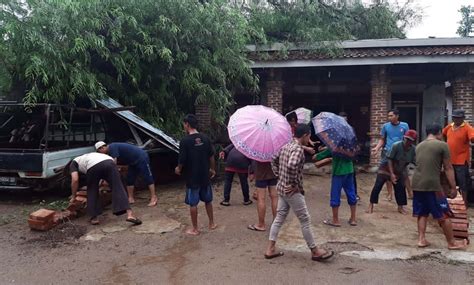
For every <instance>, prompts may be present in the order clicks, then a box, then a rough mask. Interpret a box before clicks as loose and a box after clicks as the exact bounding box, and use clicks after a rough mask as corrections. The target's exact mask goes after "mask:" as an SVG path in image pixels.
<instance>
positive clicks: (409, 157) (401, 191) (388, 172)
mask: <svg viewBox="0 0 474 285" xmlns="http://www.w3.org/2000/svg"><path fill="white" fill-rule="evenodd" d="M416 138H417V133H416V131H415V130H408V131H407V132H406V133H405V134H404V135H403V140H402V141H399V142H396V143H394V144H393V145H392V148H391V150H390V152H389V153H388V155H387V162H386V163H384V164H382V165H381V166H380V168H379V171H378V173H377V178H376V180H375V185H374V188H373V189H372V193H370V205H369V208H368V209H367V213H369V214H370V213H373V211H374V204H377V203H378V201H379V194H380V191H381V190H382V187H383V185H384V183H385V182H386V181H390V182H391V183H392V184H393V185H394V188H395V200H396V201H397V204H398V212H400V213H401V214H406V213H407V212H406V210H405V208H404V206H406V205H407V194H406V192H405V178H406V177H405V176H406V175H407V174H406V171H405V168H406V167H407V165H408V164H410V163H413V164H415V146H414V145H415V142H416Z"/></svg>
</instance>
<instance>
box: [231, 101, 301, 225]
mask: <svg viewBox="0 0 474 285" xmlns="http://www.w3.org/2000/svg"><path fill="white" fill-rule="evenodd" d="M227 129H228V132H229V138H230V140H231V141H232V143H233V145H234V146H235V148H236V149H238V151H239V152H241V153H242V154H243V155H245V156H246V157H248V158H249V159H251V160H254V161H255V162H253V163H252V166H253V171H254V175H255V179H256V181H255V185H256V186H257V191H256V193H257V215H258V224H251V225H249V226H248V227H247V228H248V229H250V230H254V231H260V232H263V231H265V230H266V228H265V212H266V205H265V196H266V195H267V192H268V194H269V196H270V199H271V205H272V214H273V217H274V218H275V216H276V212H277V203H278V195H277V191H276V185H277V177H276V176H275V174H274V173H273V171H272V167H271V163H270V162H271V161H272V157H273V156H274V155H275V154H276V153H277V152H278V151H279V150H280V149H281V148H282V147H283V146H284V145H286V144H287V143H288V142H290V141H291V138H292V135H291V129H290V125H289V124H288V122H287V120H286V119H285V117H284V116H283V115H281V114H280V113H278V112H277V111H275V110H273V109H271V108H268V107H265V106H261V105H250V106H246V107H243V108H240V109H238V110H237V111H236V112H235V113H234V114H233V115H232V116H231V117H230V120H229V124H228V126H227Z"/></svg>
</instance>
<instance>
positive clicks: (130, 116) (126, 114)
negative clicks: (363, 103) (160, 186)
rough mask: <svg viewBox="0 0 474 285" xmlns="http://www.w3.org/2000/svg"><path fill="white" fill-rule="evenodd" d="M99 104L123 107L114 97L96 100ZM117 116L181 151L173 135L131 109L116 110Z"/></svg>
mask: <svg viewBox="0 0 474 285" xmlns="http://www.w3.org/2000/svg"><path fill="white" fill-rule="evenodd" d="M96 101H97V103H98V104H99V105H101V106H102V107H104V108H107V109H116V108H122V107H124V106H122V105H121V104H120V103H119V102H117V101H115V100H114V99H112V98H109V97H105V98H103V99H98V100H96ZM115 113H116V114H117V116H119V117H120V118H122V119H123V120H125V121H126V122H127V123H129V124H131V125H133V126H134V127H136V128H138V129H140V130H141V131H142V132H144V133H146V134H147V135H149V136H150V137H152V138H153V139H155V140H157V141H158V142H160V143H161V144H163V145H164V146H166V147H168V148H169V149H171V150H173V151H175V152H176V153H178V152H179V143H178V142H177V141H176V140H175V139H173V138H172V137H170V136H168V135H167V134H165V133H164V132H163V131H162V130H160V129H158V128H155V127H154V126H152V125H150V124H149V123H147V122H145V121H144V120H143V119H142V118H140V117H139V116H137V115H136V114H135V113H133V112H131V111H127V110H126V111H117V112H115Z"/></svg>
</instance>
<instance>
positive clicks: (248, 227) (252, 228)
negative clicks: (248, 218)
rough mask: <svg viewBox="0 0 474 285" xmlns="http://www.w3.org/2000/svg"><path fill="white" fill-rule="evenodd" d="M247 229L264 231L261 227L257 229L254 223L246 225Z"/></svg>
mask: <svg viewBox="0 0 474 285" xmlns="http://www.w3.org/2000/svg"><path fill="white" fill-rule="evenodd" d="M247 229H249V230H251V231H256V232H265V231H266V230H262V229H257V228H256V227H255V225H248V226H247Z"/></svg>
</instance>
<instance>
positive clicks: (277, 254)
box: [264, 251, 285, 259]
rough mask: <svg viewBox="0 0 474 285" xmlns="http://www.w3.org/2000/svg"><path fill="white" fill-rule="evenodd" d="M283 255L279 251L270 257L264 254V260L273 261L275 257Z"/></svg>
mask: <svg viewBox="0 0 474 285" xmlns="http://www.w3.org/2000/svg"><path fill="white" fill-rule="evenodd" d="M284 254H285V253H284V252H283V251H280V252H277V253H274V254H271V255H267V254H265V255H264V256H265V259H273V258H276V257H280V256H283V255H284Z"/></svg>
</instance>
